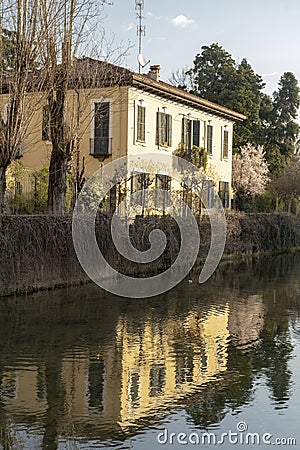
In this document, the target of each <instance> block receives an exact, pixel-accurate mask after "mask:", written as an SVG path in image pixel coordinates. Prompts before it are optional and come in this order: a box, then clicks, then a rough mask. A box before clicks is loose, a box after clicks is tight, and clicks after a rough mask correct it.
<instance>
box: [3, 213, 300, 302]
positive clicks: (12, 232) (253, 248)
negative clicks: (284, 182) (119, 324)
mask: <svg viewBox="0 0 300 450" xmlns="http://www.w3.org/2000/svg"><path fill="white" fill-rule="evenodd" d="M156 227H159V228H161V229H163V230H164V231H165V233H166V235H167V239H168V245H167V249H166V252H165V253H164V255H163V256H162V257H161V258H159V259H158V264H157V265H156V269H154V268H153V266H152V265H151V264H145V265H141V264H137V263H136V264H135V263H129V264H128V261H127V260H126V259H124V258H123V257H121V256H120V255H119V254H118V253H117V252H116V251H114V250H113V245H112V242H111V239H110V216H108V215H105V214H101V215H99V217H98V219H97V225H96V230H97V233H96V234H97V240H98V243H99V246H100V248H101V251H102V253H103V254H104V256H105V257H106V259H107V261H108V262H109V263H110V264H111V265H113V266H114V267H116V268H117V269H118V270H120V271H121V272H123V273H127V274H135V275H137V274H138V275H139V276H145V275H147V274H148V275H149V274H150V273H153V271H154V270H156V271H157V270H158V271H162V270H164V268H165V267H167V266H169V265H170V264H171V263H172V261H174V259H175V258H176V255H177V253H178V249H179V247H180V237H179V230H178V227H177V225H176V223H175V222H174V221H173V220H172V219H169V218H168V217H164V218H157V217H148V218H145V219H138V220H137V221H136V223H135V224H134V226H133V227H132V230H131V231H132V240H133V244H134V245H135V246H136V247H137V248H139V249H141V250H145V249H147V248H149V247H148V245H149V243H148V239H147V236H148V235H149V232H150V231H151V230H152V229H154V228H156ZM200 235H201V245H200V251H199V258H200V259H204V258H205V255H206V254H207V251H208V248H209V245H210V225H209V221H208V219H207V218H206V219H203V220H202V221H201V224H200ZM0 246H1V253H0V267H1V272H0V295H9V294H14V293H23V292H32V291H35V290H39V289H46V288H55V287H59V286H67V285H76V284H81V283H85V282H87V281H88V277H87V276H86V274H85V273H84V272H83V270H82V269H81V267H80V264H79V263H78V261H77V258H76V254H75V251H74V249H73V242H72V216H69V215H65V216H2V217H0ZM299 248H300V218H298V217H296V216H291V215H282V214H278V215H272V214H256V215H246V214H243V213H235V212H234V213H233V212H232V213H229V214H228V215H227V241H226V247H225V253H224V258H228V257H239V256H240V255H248V256H251V255H256V254H269V253H279V252H282V251H289V250H291V249H299ZM157 267H159V269H157Z"/></svg>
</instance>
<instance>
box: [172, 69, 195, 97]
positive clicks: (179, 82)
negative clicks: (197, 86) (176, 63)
mask: <svg viewBox="0 0 300 450" xmlns="http://www.w3.org/2000/svg"><path fill="white" fill-rule="evenodd" d="M169 83H170V84H172V85H173V86H176V87H178V88H181V89H184V90H186V91H188V92H192V91H193V90H194V79H193V74H192V72H191V70H190V69H189V68H188V67H181V68H179V69H177V70H175V71H174V72H172V75H171V76H170V78H169Z"/></svg>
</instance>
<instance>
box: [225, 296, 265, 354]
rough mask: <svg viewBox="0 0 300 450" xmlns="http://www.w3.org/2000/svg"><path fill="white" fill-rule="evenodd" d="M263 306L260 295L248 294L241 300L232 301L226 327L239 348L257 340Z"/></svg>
mask: <svg viewBox="0 0 300 450" xmlns="http://www.w3.org/2000/svg"><path fill="white" fill-rule="evenodd" d="M264 317H265V306H264V303H263V299H262V296H261V295H250V296H248V297H247V298H244V299H243V301H241V299H239V301H236V302H232V304H231V305H230V314H229V319H228V329H229V331H230V335H231V337H232V338H233V341H234V342H235V344H237V346H238V347H239V348H240V349H246V348H249V347H251V346H253V345H255V344H257V343H258V342H259V337H260V332H261V330H262V328H263V325H264Z"/></svg>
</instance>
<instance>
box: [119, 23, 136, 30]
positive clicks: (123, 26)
mask: <svg viewBox="0 0 300 450" xmlns="http://www.w3.org/2000/svg"><path fill="white" fill-rule="evenodd" d="M133 27H134V23H127V24H125V25H122V30H123V31H130V30H132V29H133Z"/></svg>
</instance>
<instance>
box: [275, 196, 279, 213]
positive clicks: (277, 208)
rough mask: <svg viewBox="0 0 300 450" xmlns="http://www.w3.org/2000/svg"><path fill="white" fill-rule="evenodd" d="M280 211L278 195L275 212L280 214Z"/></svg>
mask: <svg viewBox="0 0 300 450" xmlns="http://www.w3.org/2000/svg"><path fill="white" fill-rule="evenodd" d="M278 211H279V197H278V195H276V208H275V212H276V213H278Z"/></svg>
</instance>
